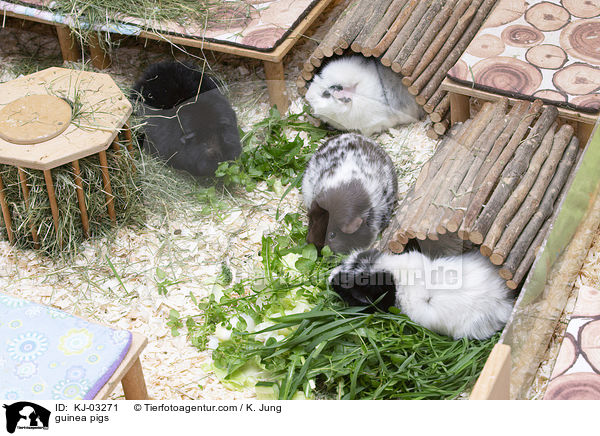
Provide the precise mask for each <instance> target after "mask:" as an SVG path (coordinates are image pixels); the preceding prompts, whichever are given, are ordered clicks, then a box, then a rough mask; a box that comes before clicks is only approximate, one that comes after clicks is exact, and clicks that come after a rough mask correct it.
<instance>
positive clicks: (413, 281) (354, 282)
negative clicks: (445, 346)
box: [329, 250, 513, 339]
mask: <svg viewBox="0 0 600 436" xmlns="http://www.w3.org/2000/svg"><path fill="white" fill-rule="evenodd" d="M329 283H330V285H331V287H332V288H333V290H335V291H336V292H337V293H338V294H339V295H340V296H341V297H342V298H343V299H344V301H346V302H347V303H348V304H350V305H353V306H364V305H366V306H369V305H373V304H375V306H376V307H377V308H379V309H381V310H384V311H387V310H388V309H389V307H391V306H395V307H397V308H398V309H400V311H402V313H404V314H406V315H407V316H408V317H409V318H410V319H411V320H412V321H414V322H416V323H417V324H420V325H422V326H423V327H425V328H427V329H429V330H431V331H433V332H436V333H439V334H443V335H447V336H451V337H452V338H454V339H459V338H470V339H487V338H489V337H490V336H492V335H493V334H494V333H496V332H497V331H498V330H500V329H502V328H503V327H504V325H505V324H506V322H507V321H508V318H509V317H510V314H511V312H512V307H513V298H512V296H511V292H510V291H509V289H508V288H507V287H506V285H505V283H504V280H502V278H501V277H500V276H499V275H498V272H497V271H496V268H495V267H494V266H493V265H492V264H491V263H490V262H489V261H488V260H487V259H485V258H484V257H483V256H481V255H480V254H479V253H477V252H474V251H473V252H468V253H465V254H462V255H457V256H446V257H440V258H435V259H432V258H430V257H428V256H426V255H424V254H422V253H420V252H418V251H410V252H406V253H402V254H386V253H381V252H379V251H377V250H368V251H362V252H359V251H357V252H354V253H352V254H351V255H350V256H348V257H347V258H346V259H345V260H344V261H343V262H342V264H341V265H340V266H338V267H336V268H334V269H333V270H332V272H331V274H330V276H329Z"/></svg>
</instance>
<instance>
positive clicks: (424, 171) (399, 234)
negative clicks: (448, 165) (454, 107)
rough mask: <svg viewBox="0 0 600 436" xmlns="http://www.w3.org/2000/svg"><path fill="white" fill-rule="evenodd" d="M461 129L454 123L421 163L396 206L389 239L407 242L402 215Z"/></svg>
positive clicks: (427, 180) (442, 160)
mask: <svg viewBox="0 0 600 436" xmlns="http://www.w3.org/2000/svg"><path fill="white" fill-rule="evenodd" d="M460 129H462V126H460V125H455V126H453V127H452V128H451V129H450V132H449V133H448V135H447V136H446V137H445V138H444V139H443V140H442V141H441V143H440V144H439V145H438V147H437V150H436V152H435V154H434V155H433V156H432V157H431V158H430V159H429V160H428V161H427V162H425V164H424V165H423V167H422V168H421V172H420V173H419V175H418V177H417V180H416V181H415V183H414V184H413V186H412V187H411V188H410V190H409V191H408V193H407V194H406V196H405V197H404V200H403V201H402V203H401V205H400V207H399V208H398V212H397V214H396V217H398V218H397V219H395V220H393V221H392V224H390V227H389V228H388V231H386V233H387V234H390V235H392V237H391V238H390V239H391V240H397V241H399V242H400V243H402V244H406V243H407V242H408V238H407V237H406V233H405V230H406V226H405V225H404V224H405V221H404V217H405V216H406V215H407V213H408V211H409V209H411V210H412V208H414V207H415V203H414V201H415V199H416V198H417V197H416V196H417V195H420V192H421V190H422V189H423V188H424V187H425V186H427V184H428V183H429V182H430V181H431V180H433V179H434V177H435V176H436V175H437V174H438V171H439V169H440V167H441V166H442V165H443V164H444V162H445V161H446V159H447V157H448V155H449V154H450V152H451V151H452V149H453V146H452V144H451V140H453V139H454V137H455V136H456V135H457V132H458V131H460Z"/></svg>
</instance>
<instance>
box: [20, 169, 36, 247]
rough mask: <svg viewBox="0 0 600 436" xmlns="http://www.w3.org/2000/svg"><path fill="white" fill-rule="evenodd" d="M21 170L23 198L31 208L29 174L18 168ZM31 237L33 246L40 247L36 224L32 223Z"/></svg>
mask: <svg viewBox="0 0 600 436" xmlns="http://www.w3.org/2000/svg"><path fill="white" fill-rule="evenodd" d="M17 171H19V180H20V181H21V190H22V191H23V198H24V199H25V204H26V205H27V208H29V186H27V175H26V174H25V171H23V170H22V169H21V168H17ZM31 237H32V238H33V246H34V247H35V248H40V240H39V238H38V234H37V231H36V230H35V226H34V225H33V224H31Z"/></svg>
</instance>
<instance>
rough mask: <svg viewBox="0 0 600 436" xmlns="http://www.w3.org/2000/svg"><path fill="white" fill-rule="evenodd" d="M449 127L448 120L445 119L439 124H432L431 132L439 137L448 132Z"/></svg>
mask: <svg viewBox="0 0 600 436" xmlns="http://www.w3.org/2000/svg"><path fill="white" fill-rule="evenodd" d="M449 125H450V120H449V119H447V118H446V119H445V120H442V121H440V122H439V123H434V124H433V130H434V131H435V133H437V134H438V135H440V136H441V135H443V134H444V133H446V130H448V126H449Z"/></svg>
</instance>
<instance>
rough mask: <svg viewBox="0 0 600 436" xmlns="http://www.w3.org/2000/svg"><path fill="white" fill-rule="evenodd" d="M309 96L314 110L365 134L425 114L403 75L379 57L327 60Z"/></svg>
mask: <svg viewBox="0 0 600 436" xmlns="http://www.w3.org/2000/svg"><path fill="white" fill-rule="evenodd" d="M306 100H307V101H308V103H309V104H310V106H311V107H312V111H313V114H314V115H315V116H316V117H318V118H320V119H322V120H323V121H325V122H326V123H328V124H330V125H331V126H333V127H335V128H336V129H340V130H358V131H359V132H360V133H362V134H363V135H371V134H373V133H377V132H382V131H384V130H387V129H389V128H390V127H393V126H396V125H399V124H408V123H413V122H416V121H418V120H419V119H420V118H421V117H422V116H423V111H422V109H421V107H420V106H419V105H418V104H417V102H416V101H415V98H414V96H412V95H410V94H409V93H408V90H407V89H406V87H405V86H404V85H403V84H402V77H401V76H400V75H398V74H396V73H394V72H393V71H392V70H391V69H389V68H387V67H385V66H383V65H382V64H381V62H379V61H378V60H377V59H372V58H364V57H362V56H351V57H342V58H339V59H335V60H333V61H330V62H329V63H327V64H326V65H325V66H324V67H323V68H322V69H321V70H320V71H319V72H318V73H317V74H316V75H315V76H314V78H313V80H312V82H311V84H310V86H309V88H308V91H307V93H306Z"/></svg>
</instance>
